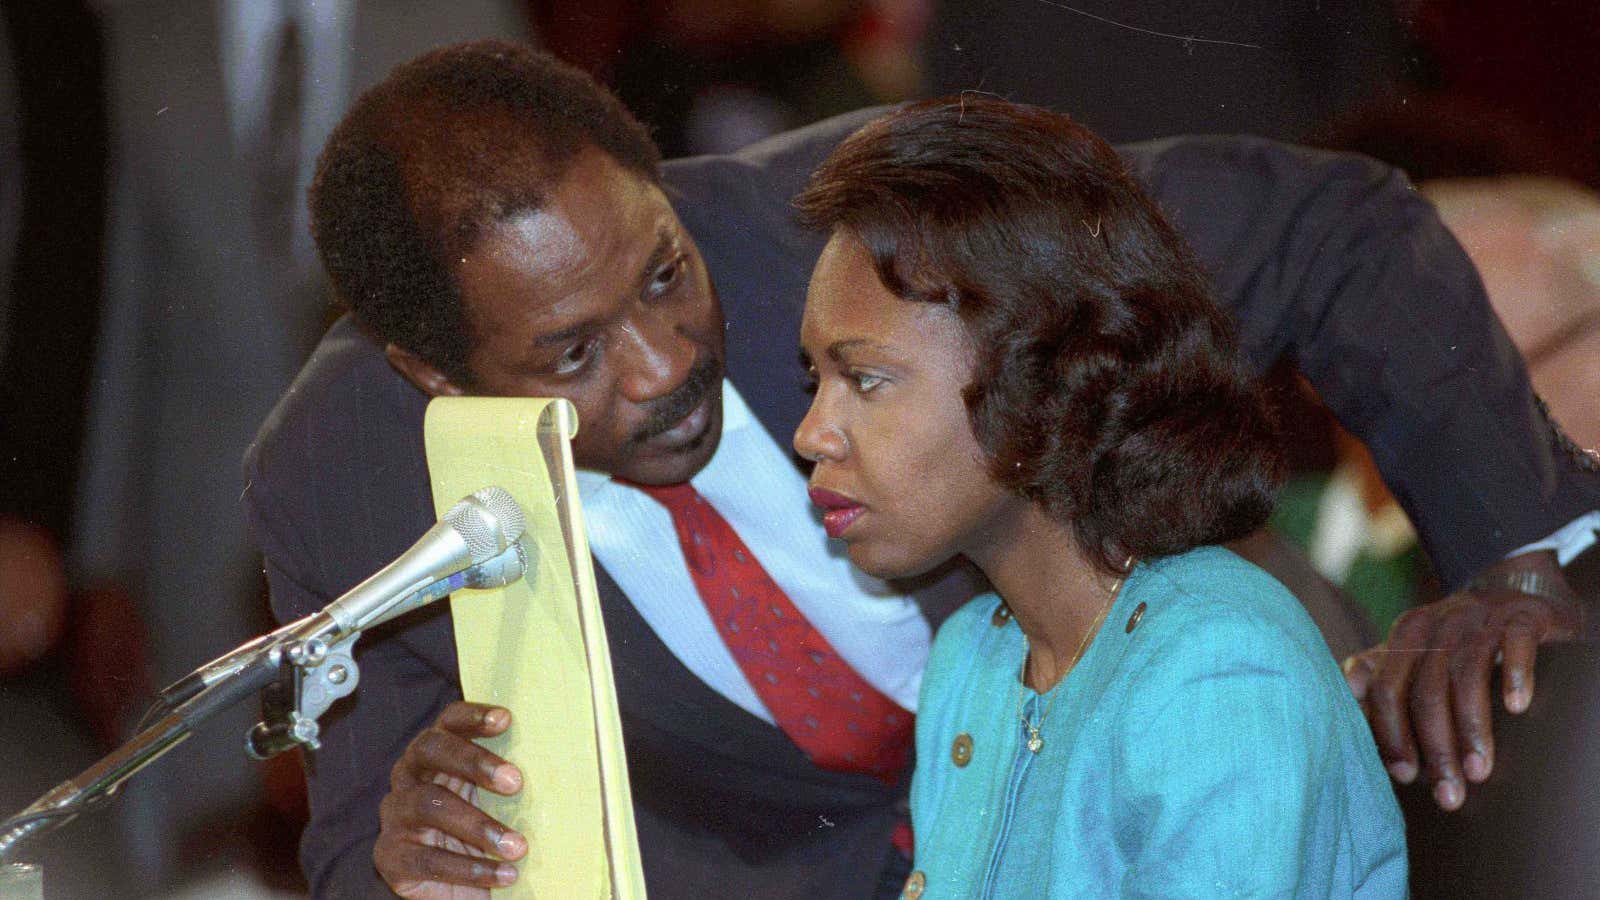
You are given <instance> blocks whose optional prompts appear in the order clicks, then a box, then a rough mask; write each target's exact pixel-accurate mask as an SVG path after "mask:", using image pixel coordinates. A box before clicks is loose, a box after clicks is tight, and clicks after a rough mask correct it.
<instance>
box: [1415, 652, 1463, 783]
mask: <svg viewBox="0 0 1600 900" xmlns="http://www.w3.org/2000/svg"><path fill="white" fill-rule="evenodd" d="M1446 646H1448V643H1447V644H1446ZM1452 655H1453V654H1451V653H1449V652H1448V651H1443V650H1442V649H1441V650H1434V651H1432V652H1429V653H1427V654H1426V655H1425V656H1424V657H1423V660H1422V663H1421V665H1420V666H1419V667H1418V669H1417V674H1416V677H1415V683H1414V684H1413V685H1412V687H1411V718H1412V728H1413V730H1414V731H1415V735H1416V741H1417V745H1418V747H1419V749H1420V750H1421V751H1422V759H1423V768H1424V769H1425V771H1426V772H1427V774H1428V780H1429V781H1431V782H1433V797H1434V800H1436V801H1437V802H1438V804H1439V806H1441V807H1443V808H1444V809H1447V810H1454V809H1458V808H1459V807H1460V806H1461V802H1462V801H1463V800H1465V799H1466V791H1465V785H1464V783H1463V781H1462V778H1461V761H1460V758H1459V757H1458V756H1457V753H1456V734H1455V719H1454V717H1453V715H1452V714H1451V709H1450V658H1451V656H1452Z"/></svg>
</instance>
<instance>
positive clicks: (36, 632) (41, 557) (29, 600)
mask: <svg viewBox="0 0 1600 900" xmlns="http://www.w3.org/2000/svg"><path fill="white" fill-rule="evenodd" d="M66 619H67V581H66V575H65V572H64V571H63V567H62V560H61V550H60V548H59V547H58V546H57V545H56V540H55V537H54V536H53V535H51V534H50V532H49V531H47V530H46V529H44V528H42V527H40V526H38V525H34V524H33V523H31V522H26V521H23V520H22V519H18V518H16V517H13V516H3V517H0V675H10V674H13V673H15V672H20V671H22V670H23V669H26V668H28V667H29V666H30V665H32V664H33V663H35V662H37V661H38V660H39V659H41V658H43V657H44V656H46V655H47V654H49V652H50V651H51V650H52V649H54V648H55V646H56V644H57V643H59V642H60V640H61V634H62V631H63V630H64V629H65V626H66Z"/></svg>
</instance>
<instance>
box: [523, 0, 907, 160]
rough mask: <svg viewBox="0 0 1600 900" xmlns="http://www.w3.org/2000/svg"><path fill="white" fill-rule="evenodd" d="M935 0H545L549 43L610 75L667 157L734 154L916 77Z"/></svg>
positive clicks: (540, 25) (877, 98) (897, 95)
mask: <svg viewBox="0 0 1600 900" xmlns="http://www.w3.org/2000/svg"><path fill="white" fill-rule="evenodd" d="M931 5H932V4H931V0H800V2H776V0H734V2H726V0H649V2H644V3H630V2H623V0H545V2H533V3H531V4H530V6H531V8H532V9H533V11H534V16H535V20H536V23H537V30H538V33H539V35H540V39H541V43H542V44H543V45H544V47H545V49H547V50H549V51H550V52H551V53H553V54H554V55H556V56H558V57H561V58H562V59H565V60H566V61H568V62H570V63H572V64H574V65H576V66H579V67H580V68H583V69H584V70H586V71H588V72H589V73H590V74H592V75H594V76H595V77H596V78H598V79H599V80H600V81H601V82H603V83H605V84H607V85H609V86H610V87H611V88H612V89H613V90H614V91H615V92H616V94H617V95H618V96H619V97H621V98H622V101H623V103H624V104H625V105H627V107H628V108H629V109H630V110H632V111H633V112H634V114H635V115H637V116H638V117H639V119H640V120H641V121H643V122H645V123H646V124H648V125H649V126H650V127H651V131H652V133H653V135H654V137H655V140H656V143H657V144H658V145H660V147H661V150H662V152H663V154H664V155H665V156H666V157H667V158H669V159H670V158H673V157H678V156H688V155H694V154H700V153H721V152H729V151H732V150H735V149H738V148H739V147H742V146H744V145H745V144H749V143H751V142H753V141H755V140H758V139H760V138H763V137H766V136H768V135H771V134H776V133H777V132H779V131H784V130H787V129H789V128H794V127H798V126H800V125H805V124H807V123H810V122H814V121H816V120H818V119H822V118H825V117H827V116H831V115H834V114H837V113H842V112H848V111H850V110H853V109H858V108H860V107H863V106H871V105H873V104H877V103H885V102H890V101H895V100H903V99H906V98H908V97H911V96H914V95H915V94H916V93H917V92H918V90H919V89H920V87H921V83H922V72H921V65H920V45H921V40H922V38H923V35H924V32H925V30H926V28H927V23H928V19H929V16H930V13H931Z"/></svg>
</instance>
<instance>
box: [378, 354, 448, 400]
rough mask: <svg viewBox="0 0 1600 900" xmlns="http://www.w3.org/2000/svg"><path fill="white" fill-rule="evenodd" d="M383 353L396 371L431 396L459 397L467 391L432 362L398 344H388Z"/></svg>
mask: <svg viewBox="0 0 1600 900" xmlns="http://www.w3.org/2000/svg"><path fill="white" fill-rule="evenodd" d="M383 355H384V356H386V357H388V359H389V365H391V366H393V367H394V370H395V371H396V372H399V373H400V374H401V376H403V377H404V378H405V380H407V381H409V382H411V383H412V384H413V385H415V386H416V388H417V390H419V391H421V392H423V393H424V394H427V395H428V396H430V397H459V396H461V395H462V394H465V393H466V391H464V390H462V389H461V388H460V387H459V386H457V385H456V383H455V382H453V381H451V380H450V378H449V377H448V376H446V375H445V374H444V373H443V372H441V371H439V370H438V369H437V368H434V366H433V364H432V363H430V362H428V361H427V360H425V359H423V358H422V357H420V356H418V355H416V354H415V353H412V352H411V351H410V350H407V349H406V348H404V347H401V346H399V345H398V344H388V345H386V346H385V347H384V348H383Z"/></svg>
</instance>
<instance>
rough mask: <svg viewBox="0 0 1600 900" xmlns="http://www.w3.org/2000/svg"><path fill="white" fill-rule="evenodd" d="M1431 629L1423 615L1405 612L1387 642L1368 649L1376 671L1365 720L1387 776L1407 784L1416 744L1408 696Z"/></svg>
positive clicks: (1414, 770)
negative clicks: (1375, 649)
mask: <svg viewBox="0 0 1600 900" xmlns="http://www.w3.org/2000/svg"><path fill="white" fill-rule="evenodd" d="M1430 629H1431V623H1430V622H1429V620H1428V618H1427V617H1426V616H1419V615H1415V614H1412V613H1408V614H1406V615H1403V616H1401V617H1400V619H1399V620H1398V621H1396V622H1395V624H1394V628H1393V629H1391V630H1390V632H1389V642H1388V643H1387V644H1385V645H1384V646H1383V647H1382V648H1380V649H1379V650H1377V651H1368V652H1369V654H1372V657H1373V659H1374V661H1375V663H1376V671H1375V673H1374V674H1373V675H1372V677H1371V678H1370V679H1368V682H1367V696H1366V704H1365V706H1366V712H1367V720H1368V722H1369V723H1370V724H1371V725H1372V737H1373V739H1374V740H1376V741H1377V743H1378V753H1379V755H1380V756H1382V757H1383V762H1384V765H1385V766H1386V767H1387V768H1388V770H1389V776H1390V777H1392V778H1393V779H1394V780H1395V781H1398V782H1400V783H1401V784H1410V783H1411V782H1412V781H1414V780H1416V777H1417V771H1418V757H1417V745H1416V741H1415V739H1414V738H1413V736H1412V731H1411V710H1410V706H1409V703H1408V698H1409V697H1410V696H1411V681H1412V678H1413V673H1414V672H1415V671H1416V669H1417V665H1418V663H1419V662H1421V658H1422V656H1423V654H1424V652H1425V650H1426V647H1427V640H1428V637H1429V632H1430Z"/></svg>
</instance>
